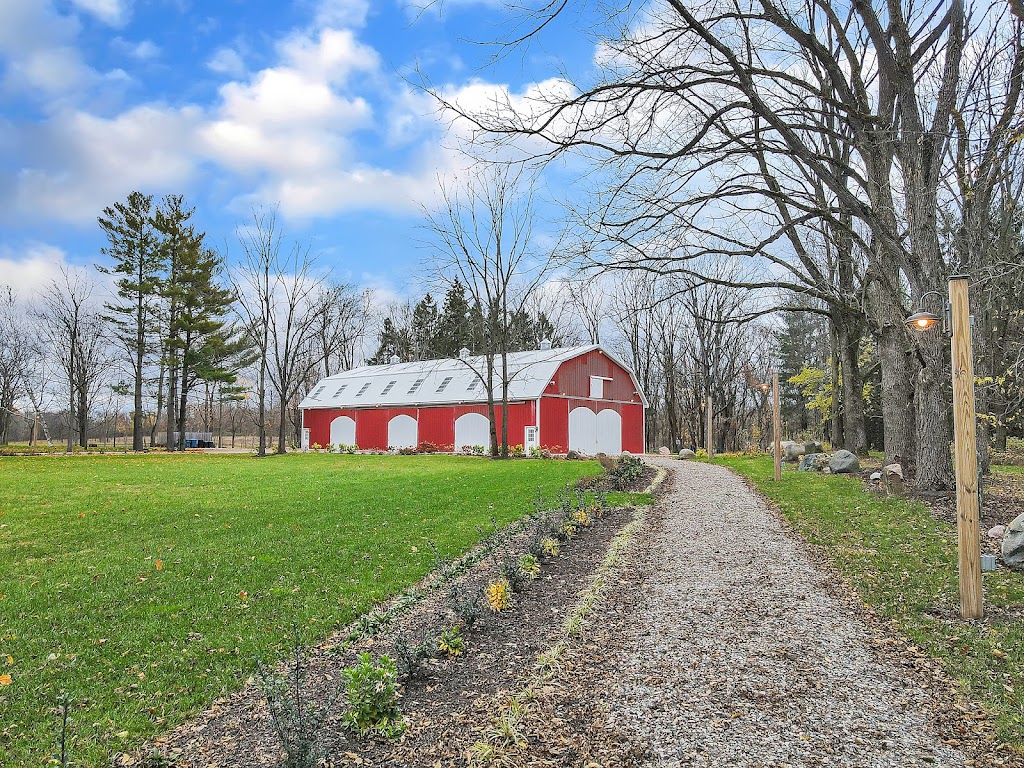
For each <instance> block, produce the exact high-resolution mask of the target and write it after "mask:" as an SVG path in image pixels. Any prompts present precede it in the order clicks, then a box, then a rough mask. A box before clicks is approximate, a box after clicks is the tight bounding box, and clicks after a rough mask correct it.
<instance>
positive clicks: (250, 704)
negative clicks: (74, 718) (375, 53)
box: [154, 509, 632, 768]
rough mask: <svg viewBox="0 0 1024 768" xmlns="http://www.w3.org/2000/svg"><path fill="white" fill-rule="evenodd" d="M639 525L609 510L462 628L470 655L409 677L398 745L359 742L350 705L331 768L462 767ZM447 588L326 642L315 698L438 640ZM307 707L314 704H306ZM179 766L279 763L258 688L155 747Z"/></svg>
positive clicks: (316, 659) (331, 742) (331, 738)
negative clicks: (361, 666)
mask: <svg viewBox="0 0 1024 768" xmlns="http://www.w3.org/2000/svg"><path fill="white" fill-rule="evenodd" d="M631 519H632V511H631V510H629V509H618V510H612V511H610V512H609V513H608V514H607V515H606V516H605V517H604V518H603V519H600V520H597V521H595V522H594V524H593V525H592V526H591V527H589V528H583V529H581V530H580V532H579V533H578V534H577V535H576V536H575V537H574V538H573V539H572V540H571V541H569V542H563V543H562V550H561V553H560V554H559V556H557V557H555V558H546V559H545V560H544V561H543V563H542V568H541V575H540V577H539V578H538V579H537V580H536V581H533V582H527V583H526V585H525V587H524V588H523V590H522V591H521V592H519V593H517V594H516V595H515V597H514V602H513V606H512V608H510V609H508V610H506V611H503V612H502V613H500V614H494V613H490V612H487V611H485V613H484V614H483V615H481V617H480V618H479V619H478V620H477V621H476V623H475V624H474V625H473V627H472V629H470V630H465V629H464V630H463V637H464V639H465V642H466V650H465V652H464V653H463V654H461V655H460V656H458V657H455V658H451V659H449V658H441V657H440V656H439V657H436V658H430V659H427V660H424V661H423V662H422V664H421V666H420V668H419V669H418V670H416V671H414V672H413V673H412V674H411V675H409V676H408V678H406V679H404V680H403V685H402V688H401V701H400V705H401V708H402V713H403V715H404V716H405V718H406V722H407V724H408V727H407V730H406V732H405V734H404V735H403V736H401V737H400V738H399V739H397V740H394V741H387V740H375V739H362V738H358V737H356V736H354V735H353V734H351V733H350V732H349V731H347V730H345V729H344V728H343V726H342V724H341V716H342V714H343V712H342V710H343V706H342V704H343V699H338V700H337V703H335V704H334V705H333V706H332V711H333V714H332V715H331V716H330V717H328V720H327V723H326V725H325V727H324V728H323V730H322V732H321V739H320V743H321V746H322V747H323V750H324V751H323V753H324V754H325V755H327V756H328V760H327V765H328V766H334V765H337V766H342V765H363V766H378V765H379V766H391V765H394V766H399V765H400V766H420V765H422V766H435V765H462V764H465V750H466V747H467V745H466V744H465V743H464V742H465V739H466V737H467V735H468V734H470V733H471V732H472V728H471V727H470V726H471V725H472V724H474V723H477V724H479V723H480V722H482V718H483V719H486V715H487V713H490V714H491V715H492V716H493V715H494V714H496V713H497V712H498V707H497V703H496V702H498V701H499V700H501V699H502V698H503V697H504V696H505V695H506V693H507V692H508V691H511V690H515V689H516V688H517V687H520V686H521V685H522V681H523V680H524V679H525V678H526V677H527V676H528V675H529V674H531V673H532V671H533V670H534V668H535V666H536V659H537V656H538V655H539V654H540V653H541V652H542V651H544V650H546V649H547V648H549V647H550V646H551V645H552V643H554V642H555V641H556V640H557V638H558V637H560V636H561V633H562V629H563V627H562V624H563V621H564V620H565V617H566V616H567V614H568V613H569V612H570V611H571V610H572V609H573V607H574V606H575V604H576V601H577V599H578V597H579V593H580V592H581V590H583V589H585V588H586V586H587V583H588V580H589V577H590V575H591V574H592V572H593V571H594V569H595V568H596V566H597V565H598V564H599V563H600V562H601V560H602V559H603V557H604V554H605V552H606V550H607V548H608V545H609V542H610V541H611V539H612V537H613V536H614V535H615V534H616V533H617V532H618V531H619V530H620V529H621V528H622V526H623V525H625V524H626V523H628V522H629V521H630V520H631ZM494 572H495V566H494V565H493V564H491V563H488V562H486V561H485V562H484V563H481V564H480V565H478V566H476V567H474V568H473V569H471V570H470V571H469V572H467V573H466V574H464V575H463V576H462V577H460V582H461V583H462V584H463V585H464V586H465V588H466V589H467V590H470V589H477V588H479V586H480V585H481V584H482V583H484V582H485V581H486V580H487V578H488V577H489V576H490V575H492V574H494ZM454 620H455V618H454V614H452V613H451V611H450V609H449V607H448V605H447V591H446V590H445V589H441V590H439V591H438V592H437V593H435V594H432V595H431V596H430V597H428V598H427V599H425V600H424V601H423V602H421V603H419V604H418V605H417V606H415V607H414V608H413V609H412V611H411V612H410V613H409V614H407V615H406V616H404V617H403V618H402V619H401V620H399V621H398V622H396V624H395V626H392V627H389V628H388V629H387V630H386V631H384V632H382V633H381V634H378V635H376V636H375V637H373V638H370V639H369V640H365V641H362V642H360V643H358V644H356V645H355V646H352V647H345V646H342V645H340V644H338V640H339V639H340V637H341V636H343V635H339V637H338V638H336V639H335V641H334V642H328V643H325V644H324V645H323V646H321V647H318V648H316V649H311V650H310V652H309V654H308V656H309V658H308V659H305V660H304V663H305V666H306V668H307V670H308V674H307V680H308V691H307V695H308V697H309V701H312V702H320V703H323V702H328V701H332V700H334V697H335V696H336V694H337V691H338V690H339V686H340V685H342V680H343V678H342V675H341V671H342V670H343V669H344V668H346V667H348V666H351V665H352V664H353V663H355V660H356V656H357V654H358V653H360V652H362V651H370V652H371V653H373V654H374V655H375V656H379V655H381V654H384V653H387V654H390V655H392V656H394V644H395V640H396V638H403V639H404V640H405V641H406V642H409V643H410V644H413V643H417V642H420V641H424V640H426V641H430V642H431V643H434V642H436V640H435V638H436V637H437V635H438V634H439V633H440V631H441V629H442V628H443V627H444V626H447V625H449V624H451V623H453V622H454ZM307 703H308V702H307ZM154 746H155V748H156V749H157V751H158V752H159V753H160V754H162V755H164V756H166V757H167V758H169V759H171V760H172V761H173V762H172V764H173V765H174V766H176V768H186V767H191V766H195V767H196V768H199V766H203V768H207V767H209V766H214V765H216V766H219V767H220V768H224V767H226V766H260V765H275V764H277V763H278V762H279V761H280V760H281V758H283V756H284V753H283V751H282V750H281V748H280V745H279V743H278V739H277V737H276V736H275V734H274V732H273V728H272V725H271V723H270V719H269V715H268V711H267V706H266V702H265V700H264V699H263V696H262V694H261V692H260V690H259V687H258V685H256V684H255V683H250V684H249V685H248V686H247V687H246V688H245V689H244V690H243V691H241V692H239V693H238V694H235V695H234V696H232V697H231V698H229V699H227V700H224V701H221V702H218V703H217V704H215V705H214V706H213V707H212V708H211V709H210V710H209V711H208V712H206V713H205V714H204V715H203V716H201V717H199V718H198V719H196V720H194V721H192V722H189V723H186V724H185V725H183V726H181V727H180V728H178V729H176V730H175V731H173V732H172V733H170V734H168V735H167V736H165V737H162V738H160V739H158V740H157V741H156V742H155V744H154Z"/></svg>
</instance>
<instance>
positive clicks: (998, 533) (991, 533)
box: [988, 525, 1006, 539]
mask: <svg viewBox="0 0 1024 768" xmlns="http://www.w3.org/2000/svg"><path fill="white" fill-rule="evenodd" d="M1005 535H1006V526H1005V525H994V526H992V527H991V528H989V529H988V537H989V538H990V539H1001V538H1003V536H1005Z"/></svg>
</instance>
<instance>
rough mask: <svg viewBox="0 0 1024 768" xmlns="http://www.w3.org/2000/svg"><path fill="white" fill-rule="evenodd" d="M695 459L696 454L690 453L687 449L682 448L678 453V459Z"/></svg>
mask: <svg viewBox="0 0 1024 768" xmlns="http://www.w3.org/2000/svg"><path fill="white" fill-rule="evenodd" d="M696 457H697V454H696V453H694V452H693V451H691V450H690V449H689V448H683V450H681V451H680V452H679V458H680V459H694V458H696Z"/></svg>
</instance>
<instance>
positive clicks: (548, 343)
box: [540, 339, 551, 350]
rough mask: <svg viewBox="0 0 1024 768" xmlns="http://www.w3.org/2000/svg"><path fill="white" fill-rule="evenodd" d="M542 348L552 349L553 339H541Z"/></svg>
mask: <svg viewBox="0 0 1024 768" xmlns="http://www.w3.org/2000/svg"><path fill="white" fill-rule="evenodd" d="M540 348H541V349H543V350H548V349H551V339H541V341H540Z"/></svg>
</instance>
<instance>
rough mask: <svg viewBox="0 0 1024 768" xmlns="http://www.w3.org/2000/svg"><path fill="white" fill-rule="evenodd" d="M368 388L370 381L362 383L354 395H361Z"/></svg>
mask: <svg viewBox="0 0 1024 768" xmlns="http://www.w3.org/2000/svg"><path fill="white" fill-rule="evenodd" d="M369 388H370V382H366V383H365V384H363V386H362V387H360V388H359V391H358V392H356V397H362V396H363V394H364V393H365V392H366V390H368V389H369Z"/></svg>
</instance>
